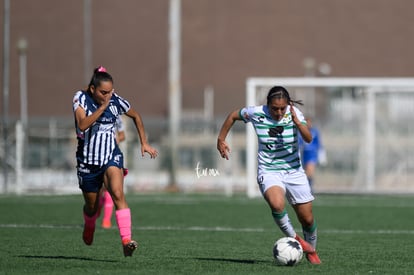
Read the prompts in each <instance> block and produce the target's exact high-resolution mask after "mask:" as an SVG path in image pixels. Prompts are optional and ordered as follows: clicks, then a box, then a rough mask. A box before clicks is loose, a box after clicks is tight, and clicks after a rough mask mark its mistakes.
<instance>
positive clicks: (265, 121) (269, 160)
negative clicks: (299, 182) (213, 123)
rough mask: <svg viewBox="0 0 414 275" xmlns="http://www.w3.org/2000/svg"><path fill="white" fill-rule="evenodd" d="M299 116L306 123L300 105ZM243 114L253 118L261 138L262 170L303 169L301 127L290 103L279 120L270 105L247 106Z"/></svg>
mask: <svg viewBox="0 0 414 275" xmlns="http://www.w3.org/2000/svg"><path fill="white" fill-rule="evenodd" d="M293 108H295V112H296V115H297V117H298V119H299V120H300V121H301V122H302V123H303V124H306V121H305V118H304V116H303V114H302V112H301V111H300V110H299V109H298V108H296V107H293ZM240 118H241V119H242V120H243V121H244V122H246V123H247V122H251V123H252V124H253V127H254V129H255V131H256V134H257V138H258V157H257V158H258V170H259V171H269V172H275V171H291V170H297V169H302V168H301V162H300V156H299V146H298V134H300V133H299V131H298V129H297V127H296V125H295V124H294V122H293V120H292V115H291V112H290V106H289V105H288V106H287V109H286V113H285V115H284V116H283V118H282V119H281V120H279V121H276V120H274V119H273V118H272V116H271V115H270V113H269V111H268V107H267V105H263V106H252V107H246V108H243V109H241V110H240Z"/></svg>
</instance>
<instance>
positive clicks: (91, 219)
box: [83, 212, 98, 228]
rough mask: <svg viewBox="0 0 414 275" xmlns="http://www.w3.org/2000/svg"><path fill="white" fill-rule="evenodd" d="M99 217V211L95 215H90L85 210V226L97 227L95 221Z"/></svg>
mask: <svg viewBox="0 0 414 275" xmlns="http://www.w3.org/2000/svg"><path fill="white" fill-rule="evenodd" d="M97 218H98V213H96V214H95V215H93V216H92V217H89V216H88V215H86V214H85V212H83V220H84V221H85V227H87V228H95V222H96V219H97Z"/></svg>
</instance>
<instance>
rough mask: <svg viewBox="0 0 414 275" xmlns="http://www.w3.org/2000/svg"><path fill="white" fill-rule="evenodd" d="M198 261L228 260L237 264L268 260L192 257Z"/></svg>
mask: <svg viewBox="0 0 414 275" xmlns="http://www.w3.org/2000/svg"><path fill="white" fill-rule="evenodd" d="M194 259H196V260H200V261H215V262H229V263H239V264H258V263H268V261H259V260H246V259H229V258H200V257H198V258H194Z"/></svg>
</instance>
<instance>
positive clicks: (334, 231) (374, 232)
mask: <svg viewBox="0 0 414 275" xmlns="http://www.w3.org/2000/svg"><path fill="white" fill-rule="evenodd" d="M0 228H22V229H24V228H29V229H30V228H45V229H81V228H82V226H81V225H53V224H0ZM97 228H99V227H97ZM112 229H113V230H117V228H116V227H112ZM133 229H135V230H142V231H204V232H207V231H209V232H253V233H260V232H272V231H274V230H277V229H276V228H275V229H264V228H248V227H247V228H235V227H221V226H216V227H204V226H188V227H180V226H134V227H133ZM298 232H299V230H298ZM318 233H320V234H370V235H398V234H406V235H414V230H388V229H377V230H360V229H344V230H343V229H318Z"/></svg>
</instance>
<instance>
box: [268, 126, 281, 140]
mask: <svg viewBox="0 0 414 275" xmlns="http://www.w3.org/2000/svg"><path fill="white" fill-rule="evenodd" d="M284 130H285V128H283V126H276V127H274V128H270V129H269V131H268V133H269V136H271V137H277V136H278V135H280V134H282V133H283V131H284Z"/></svg>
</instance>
